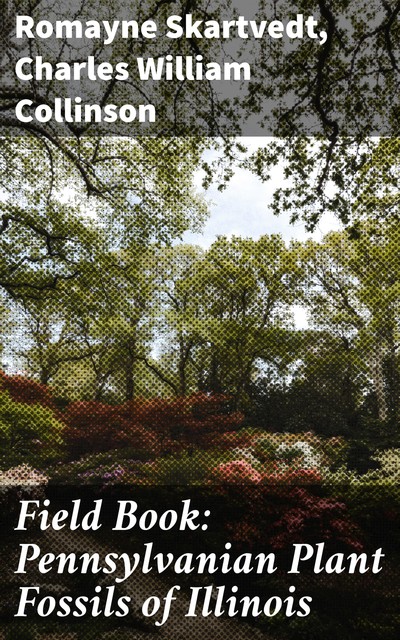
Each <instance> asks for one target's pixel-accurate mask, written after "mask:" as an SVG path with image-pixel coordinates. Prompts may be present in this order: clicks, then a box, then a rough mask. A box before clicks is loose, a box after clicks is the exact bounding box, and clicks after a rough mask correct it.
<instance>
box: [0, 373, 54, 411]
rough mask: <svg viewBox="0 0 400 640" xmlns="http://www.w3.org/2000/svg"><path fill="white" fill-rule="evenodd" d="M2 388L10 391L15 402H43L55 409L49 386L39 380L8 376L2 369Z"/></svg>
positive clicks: (43, 404)
mask: <svg viewBox="0 0 400 640" xmlns="http://www.w3.org/2000/svg"><path fill="white" fill-rule="evenodd" d="M0 390H4V391H8V393H9V394H10V397H11V398H12V399H13V400H15V402H23V403H24V404H29V405H31V404H41V405H42V406H43V407H48V408H49V409H54V408H55V404H54V400H53V398H52V396H51V392H50V390H49V388H48V387H47V386H46V385H44V384H39V382H34V381H33V380H28V378H24V376H8V375H6V374H5V373H3V372H2V371H0Z"/></svg>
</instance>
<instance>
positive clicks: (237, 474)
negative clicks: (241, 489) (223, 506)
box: [213, 460, 262, 484]
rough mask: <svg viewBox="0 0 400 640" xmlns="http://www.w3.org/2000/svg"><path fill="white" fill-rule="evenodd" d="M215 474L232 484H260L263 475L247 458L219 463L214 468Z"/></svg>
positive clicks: (217, 477)
mask: <svg viewBox="0 0 400 640" xmlns="http://www.w3.org/2000/svg"><path fill="white" fill-rule="evenodd" d="M213 476H214V478H215V479H217V480H218V481H219V482H222V483H225V482H226V483H230V484H258V483H259V482H261V480H262V475H261V473H259V472H258V471H257V470H256V469H254V468H253V467H252V466H251V464H250V463H249V462H247V461H246V460H232V461H231V462H224V463H221V464H219V465H218V466H217V467H216V468H215V469H214V470H213Z"/></svg>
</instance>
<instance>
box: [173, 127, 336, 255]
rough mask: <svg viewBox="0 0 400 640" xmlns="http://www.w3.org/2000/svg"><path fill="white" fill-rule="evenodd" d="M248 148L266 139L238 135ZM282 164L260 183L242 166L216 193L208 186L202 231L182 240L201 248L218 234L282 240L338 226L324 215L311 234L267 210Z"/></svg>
mask: <svg viewBox="0 0 400 640" xmlns="http://www.w3.org/2000/svg"><path fill="white" fill-rule="evenodd" d="M241 140H242V141H243V142H244V144H246V145H247V146H248V148H249V149H250V150H253V149H255V148H257V146H263V145H265V144H267V140H268V139H267V138H242V139H241ZM201 179H202V175H201V173H200V172H199V173H198V174H197V176H196V184H197V186H198V188H199V189H200V185H201ZM282 180H283V178H282V167H281V166H277V167H276V168H275V170H274V172H273V174H272V179H271V180H270V181H269V182H267V183H263V182H261V180H260V179H259V178H258V177H257V176H255V175H254V174H252V173H251V172H250V171H247V170H245V169H237V170H236V172H235V174H234V176H233V177H232V178H231V180H230V182H229V184H228V186H227V188H226V189H225V191H223V192H219V191H218V189H217V187H216V186H215V185H214V186H212V187H211V188H210V189H209V190H208V191H207V192H206V193H205V196H206V199H207V201H208V202H209V209H210V215H209V218H208V220H207V222H206V224H205V225H204V229H203V231H202V233H191V232H187V233H185V234H184V237H183V240H184V242H188V243H193V244H198V245H200V246H202V247H204V248H207V247H209V246H210V244H211V243H212V242H213V240H214V239H215V238H216V236H218V235H226V236H232V235H241V236H245V237H252V238H254V239H257V238H259V237H260V236H261V235H263V234H271V233H280V234H281V235H282V236H283V238H284V239H285V240H291V239H295V240H305V239H306V238H310V237H313V238H314V239H315V240H319V239H321V237H322V236H324V235H325V234H326V233H328V232H329V231H332V230H336V229H339V228H340V226H339V224H338V222H337V220H336V219H335V218H334V217H333V216H330V215H329V216H328V215H326V216H324V217H323V218H322V220H321V221H320V223H319V225H318V227H317V228H316V230H315V231H314V233H312V234H311V233H309V232H307V231H306V230H305V227H304V224H303V223H301V222H298V223H296V224H295V225H292V224H290V221H289V216H288V215H287V214H281V215H280V216H274V215H273V214H272V213H271V210H270V207H269V205H270V203H271V201H272V195H273V191H274V188H275V187H276V185H277V184H279V182H280V181H282Z"/></svg>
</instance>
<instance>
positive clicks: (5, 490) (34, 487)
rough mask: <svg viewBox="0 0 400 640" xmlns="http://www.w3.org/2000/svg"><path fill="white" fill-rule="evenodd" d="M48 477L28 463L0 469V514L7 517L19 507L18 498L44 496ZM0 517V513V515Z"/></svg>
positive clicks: (38, 497)
mask: <svg viewBox="0 0 400 640" xmlns="http://www.w3.org/2000/svg"><path fill="white" fill-rule="evenodd" d="M47 483H48V477H47V476H46V475H45V474H44V473H42V472H41V471H37V470H36V469H33V468H32V467H31V466H29V465H28V464H21V465H19V466H18V467H12V468H11V469H7V471H0V506H1V511H2V515H3V516H4V517H7V518H8V517H9V514H10V512H11V511H13V510H14V509H18V508H19V504H20V503H19V501H20V500H38V499H41V498H43V497H44V488H45V487H46V485H47ZM0 517H1V515H0Z"/></svg>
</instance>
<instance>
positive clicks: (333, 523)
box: [226, 484, 363, 550]
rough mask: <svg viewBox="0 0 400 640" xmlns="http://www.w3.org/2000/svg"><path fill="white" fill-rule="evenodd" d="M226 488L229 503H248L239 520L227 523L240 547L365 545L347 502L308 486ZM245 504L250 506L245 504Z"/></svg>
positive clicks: (355, 547)
mask: <svg viewBox="0 0 400 640" xmlns="http://www.w3.org/2000/svg"><path fill="white" fill-rule="evenodd" d="M232 490H233V488H228V489H227V493H226V495H227V498H228V500H229V502H232V501H235V503H236V504H240V502H241V503H242V504H243V505H245V506H244V507H243V510H242V513H241V515H240V518H238V519H240V524H239V525H238V521H237V520H238V519H236V520H235V522H230V523H228V525H227V528H228V531H229V535H230V539H231V540H232V541H234V542H236V543H237V544H238V545H239V547H242V546H243V547H246V548H248V547H254V546H255V545H257V543H259V542H262V544H263V545H265V544H268V546H270V547H271V548H272V549H274V550H280V549H287V548H288V547H289V546H290V545H292V544H295V543H301V542H307V543H309V544H313V543H317V542H321V541H327V542H329V541H332V543H334V544H335V545H336V546H338V545H339V546H340V545H342V546H344V547H351V548H352V549H355V550H361V549H362V548H363V546H362V543H361V532H360V530H359V529H358V527H357V526H356V525H355V524H354V523H353V522H352V520H351V518H350V515H349V513H348V511H347V508H346V505H345V504H344V503H343V502H340V501H338V500H336V499H334V498H326V497H321V496H319V495H315V494H314V493H312V492H311V491H310V490H308V488H305V487H290V486H289V487H288V486H268V485H263V484H258V485H257V487H254V488H253V487H249V486H247V487H240V488H239V487H237V492H238V493H237V495H236V496H234V495H233V494H232ZM246 505H251V507H250V506H246Z"/></svg>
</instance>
